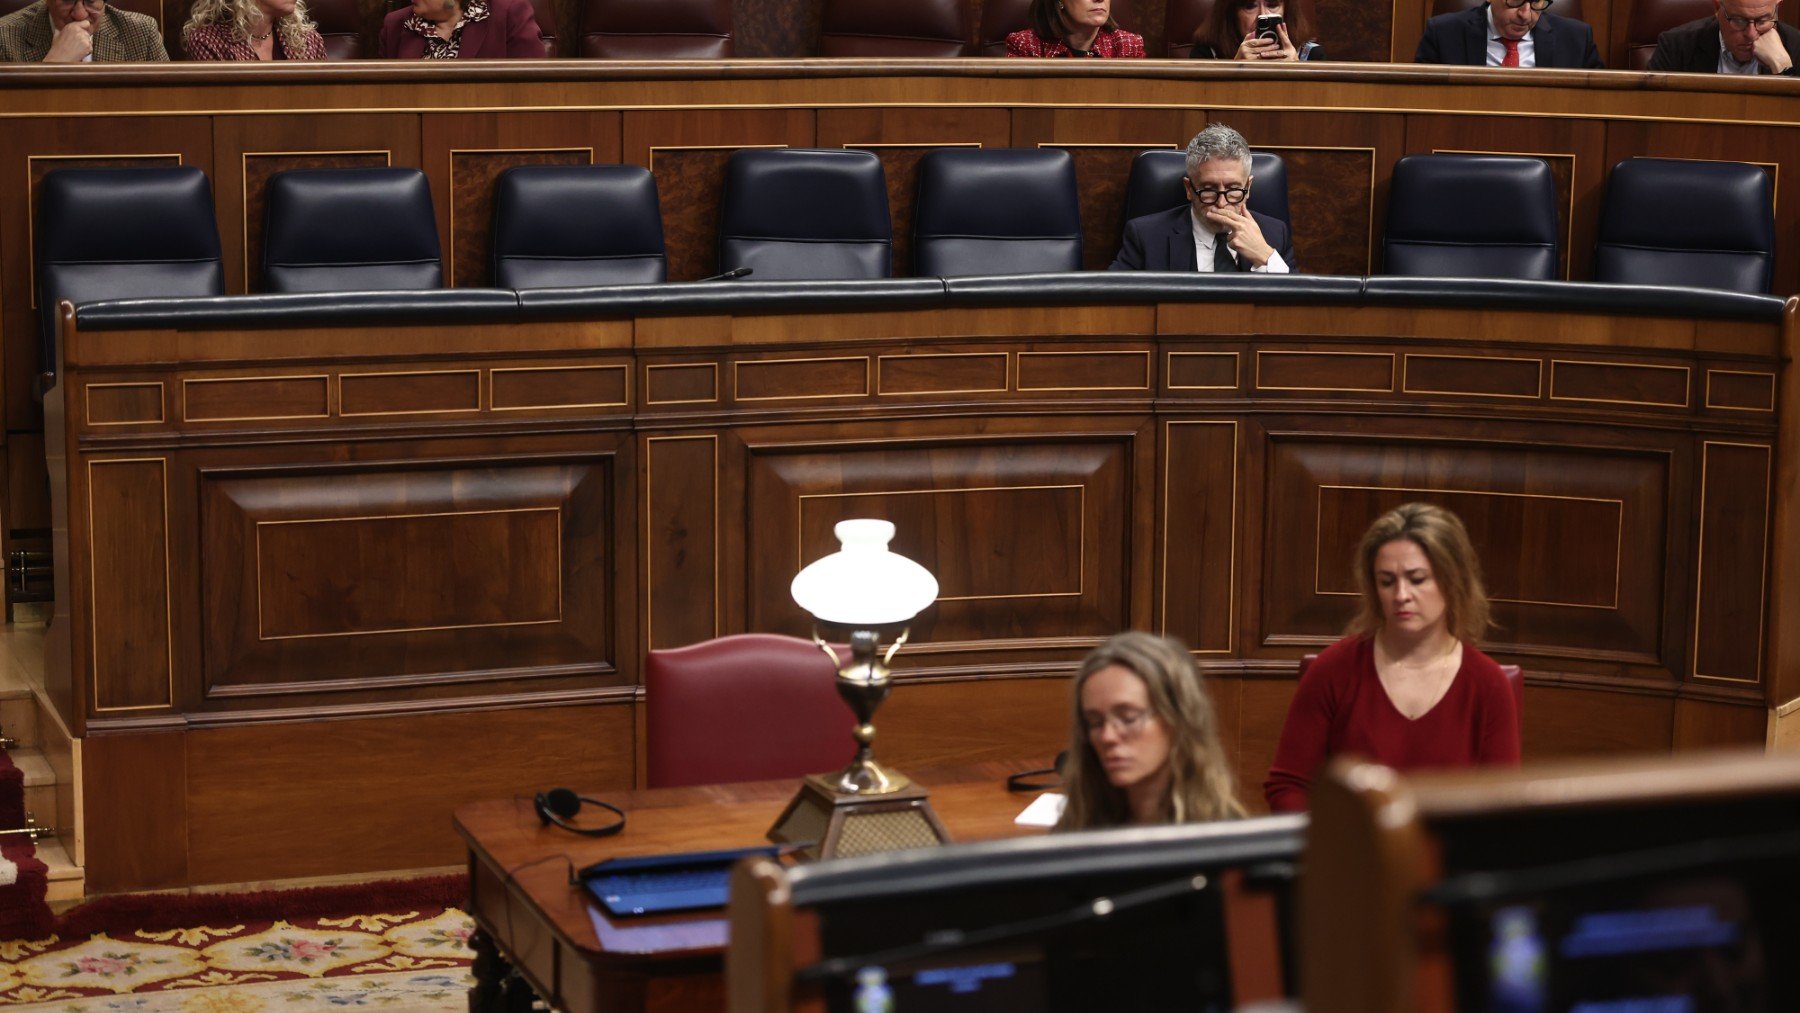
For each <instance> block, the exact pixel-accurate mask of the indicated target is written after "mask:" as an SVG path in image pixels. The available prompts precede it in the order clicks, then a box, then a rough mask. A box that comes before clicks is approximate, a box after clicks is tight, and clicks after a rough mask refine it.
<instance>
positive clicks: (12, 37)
mask: <svg viewBox="0 0 1800 1013" xmlns="http://www.w3.org/2000/svg"><path fill="white" fill-rule="evenodd" d="M168 59H169V54H168V52H167V51H166V50H164V49H163V41H162V30H161V29H160V28H158V27H157V24H156V19H155V18H152V17H149V16H147V15H143V14H137V13H134V12H132V11H124V10H119V9H118V8H116V7H108V6H107V5H106V0H37V2H36V3H33V4H31V5H29V6H27V7H25V8H24V9H22V10H18V11H14V12H13V13H11V14H8V15H7V16H6V17H3V18H0V62H4V63H131V62H139V63H149V62H157V63H163V62H167V61H168Z"/></svg>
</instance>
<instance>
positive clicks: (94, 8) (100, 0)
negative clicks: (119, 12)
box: [51, 0, 106, 14]
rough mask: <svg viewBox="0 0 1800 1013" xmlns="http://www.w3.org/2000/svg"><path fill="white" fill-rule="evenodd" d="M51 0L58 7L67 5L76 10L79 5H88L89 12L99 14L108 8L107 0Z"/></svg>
mask: <svg viewBox="0 0 1800 1013" xmlns="http://www.w3.org/2000/svg"><path fill="white" fill-rule="evenodd" d="M51 2H52V3H54V4H55V5H56V6H58V7H66V8H68V9H69V10H74V9H75V8H77V7H86V8H87V9H88V13H89V14H98V13H100V12H101V11H103V10H105V9H106V0H51Z"/></svg>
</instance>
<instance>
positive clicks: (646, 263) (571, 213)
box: [494, 165, 667, 289]
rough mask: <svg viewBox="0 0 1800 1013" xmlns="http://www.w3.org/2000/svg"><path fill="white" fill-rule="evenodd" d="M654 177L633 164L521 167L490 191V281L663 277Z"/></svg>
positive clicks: (536, 283)
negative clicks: (491, 233) (491, 248)
mask: <svg viewBox="0 0 1800 1013" xmlns="http://www.w3.org/2000/svg"><path fill="white" fill-rule="evenodd" d="M666 271H667V268H666V262H665V259H664V253H663V234H662V211H661V209H660V208H659V207H658V205H657V200H656V178H655V177H653V176H651V175H650V170H648V169H645V168H643V167H642V166H636V165H529V166H520V167H518V168H515V169H508V170H506V171H505V172H504V173H501V175H500V182H499V183H498V184H497V185H496V186H495V188H494V284H495V285H496V286H498V287H500V288H514V289H526V288H578V287H583V286H589V285H636V284H645V283H650V282H658V281H663V280H664V279H665V277H666Z"/></svg>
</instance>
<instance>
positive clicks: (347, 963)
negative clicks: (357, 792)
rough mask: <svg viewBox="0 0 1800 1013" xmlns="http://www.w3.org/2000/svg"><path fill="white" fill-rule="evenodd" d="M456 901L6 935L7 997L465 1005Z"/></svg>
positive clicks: (27, 1002)
mask: <svg viewBox="0 0 1800 1013" xmlns="http://www.w3.org/2000/svg"><path fill="white" fill-rule="evenodd" d="M473 928H474V926H473V924H472V923H471V922H470V921H469V917H468V916H467V915H466V914H464V913H463V912H461V911H459V910H457V909H456V908H447V909H446V908H429V909H424V910H419V911H412V912H404V913H398V914H372V915H353V916H350V917H346V918H294V919H292V920H288V921H274V922H270V921H262V922H246V923H242V924H237V925H230V926H222V927H217V928H212V927H200V928H181V929H169V930H167V931H161V932H154V931H144V930H139V931H134V932H131V933H129V934H125V935H121V936H119V937H114V936H111V935H108V934H105V933H101V934H98V935H94V936H90V937H88V938H86V939H80V940H59V939H57V938H55V937H51V938H49V939H43V940H38V941H35V942H0V1008H4V1009H5V1010H7V1013H11V1011H12V1010H53V1011H58V1013H64V1011H66V1013H110V1011H115V1010H117V1011H141V1013H160V1011H165V1010H166V1011H193V1013H250V1011H263V1010H284V1011H288V1013H308V1011H312V1010H345V1009H353V1008H366V1009H381V1010H388V1011H391V1013H399V1011H406V1010H463V1009H467V1008H468V988H469V985H470V984H471V981H472V979H471V978H470V975H469V964H470V962H471V961H472V960H473V959H474V953H473V952H472V951H471V950H470V949H469V947H468V940H469V934H470V933H471V932H472V931H473Z"/></svg>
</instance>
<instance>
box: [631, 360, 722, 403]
mask: <svg viewBox="0 0 1800 1013" xmlns="http://www.w3.org/2000/svg"><path fill="white" fill-rule="evenodd" d="M695 366H705V367H706V368H708V369H710V370H712V375H713V396H712V397H694V398H682V397H678V398H668V399H665V400H661V401H658V400H656V399H655V398H653V397H651V396H650V370H653V369H693V368H694V367H695ZM720 393H721V392H720V390H719V364H718V363H716V362H656V363H646V364H645V365H644V403H645V404H647V405H652V404H718V403H719V398H720Z"/></svg>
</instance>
